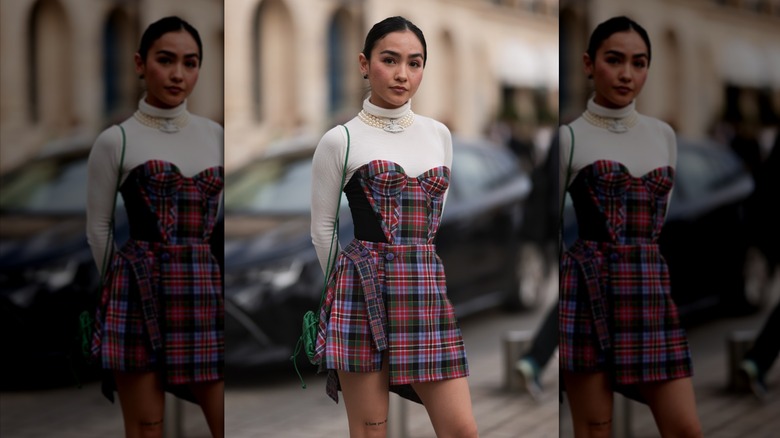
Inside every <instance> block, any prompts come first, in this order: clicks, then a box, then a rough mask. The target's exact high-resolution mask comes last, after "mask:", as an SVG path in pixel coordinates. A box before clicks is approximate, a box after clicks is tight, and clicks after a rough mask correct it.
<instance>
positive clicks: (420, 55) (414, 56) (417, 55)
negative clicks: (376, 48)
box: [379, 50, 423, 58]
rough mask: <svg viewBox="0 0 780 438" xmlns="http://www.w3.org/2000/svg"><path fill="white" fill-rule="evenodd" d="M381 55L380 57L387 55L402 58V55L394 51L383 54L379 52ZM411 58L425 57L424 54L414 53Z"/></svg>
mask: <svg viewBox="0 0 780 438" xmlns="http://www.w3.org/2000/svg"><path fill="white" fill-rule="evenodd" d="M379 54H380V55H382V54H387V55H391V56H395V57H398V58H400V57H401V54H400V53H398V52H394V51H392V50H382V51H381V52H379ZM409 57H410V58H422V57H423V56H422V53H412V54H411V55H409Z"/></svg>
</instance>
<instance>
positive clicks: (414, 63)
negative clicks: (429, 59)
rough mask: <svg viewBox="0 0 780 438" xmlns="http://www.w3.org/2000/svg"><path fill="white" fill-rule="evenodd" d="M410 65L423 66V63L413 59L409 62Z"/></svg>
mask: <svg viewBox="0 0 780 438" xmlns="http://www.w3.org/2000/svg"><path fill="white" fill-rule="evenodd" d="M409 65H410V66H412V67H414V68H419V67H422V63H420V61H412V62H410V63H409Z"/></svg>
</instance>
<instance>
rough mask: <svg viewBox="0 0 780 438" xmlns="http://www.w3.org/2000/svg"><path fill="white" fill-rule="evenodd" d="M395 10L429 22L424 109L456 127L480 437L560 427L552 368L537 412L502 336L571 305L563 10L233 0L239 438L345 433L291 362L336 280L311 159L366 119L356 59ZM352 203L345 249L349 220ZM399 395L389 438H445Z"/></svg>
mask: <svg viewBox="0 0 780 438" xmlns="http://www.w3.org/2000/svg"><path fill="white" fill-rule="evenodd" d="M394 15H402V16H404V17H406V18H408V19H409V20H411V21H412V22H414V23H415V24H416V25H417V26H419V27H420V29H422V31H423V33H424V34H425V39H426V42H427V45H428V62H427V65H426V68H425V74H424V79H423V81H422V84H421V86H420V88H419V90H418V92H417V94H416V95H415V97H414V98H413V102H412V107H413V110H414V111H415V112H416V113H418V114H421V115H425V116H428V117H432V118H434V119H437V120H440V121H441V122H443V123H445V124H446V125H447V126H448V127H449V128H450V130H451V131H452V134H453V142H454V159H453V176H452V184H451V191H450V194H449V197H448V200H447V207H446V209H445V212H444V216H443V223H442V226H441V229H440V232H439V235H438V238H437V247H438V253H439V255H440V256H441V258H442V260H443V262H444V266H445V270H446V273H447V286H448V296H449V297H450V299H451V300H452V302H453V304H454V306H455V309H456V313H457V314H458V316H459V318H460V322H461V327H462V329H463V332H464V337H465V339H466V349H467V354H468V356H469V361H470V365H471V372H472V378H471V380H470V383H471V387H472V394H473V395H474V406H475V412H476V415H477V422H478V423H479V425H480V430H482V431H484V432H483V436H504V435H502V434H509V435H508V436H512V434H514V433H516V431H517V430H522V429H529V430H530V429H533V428H536V429H537V430H538V431H539V433H540V434H543V435H544V436H555V435H556V434H557V430H558V422H557V397H556V389H557V375H555V369H554V368H555V367H554V366H551V367H549V369H550V370H552V372H553V373H552V374H546V375H545V378H546V380H545V382H546V384H547V389H548V392H547V396H548V397H547V398H545V399H544V400H543V401H540V402H539V403H536V402H534V400H532V399H531V398H530V397H528V396H527V395H526V396H524V395H523V394H522V392H521V391H520V390H519V388H518V387H516V386H512V387H510V386H511V385H507V384H506V382H505V379H507V378H508V376H507V374H508V373H510V372H511V371H510V370H509V368H508V367H509V366H511V365H507V360H506V359H505V357H506V355H505V354H504V353H503V348H504V344H503V343H502V339H503V337H504V336H505V334H506V333H508V332H511V331H522V330H525V331H526V332H531V331H533V330H535V328H536V326H537V325H538V323H539V321H540V320H541V318H542V317H543V316H544V314H545V312H546V309H547V308H549V306H550V304H551V303H552V302H553V301H554V299H555V297H556V296H557V293H556V292H557V291H556V289H557V281H556V280H555V279H556V278H557V276H556V274H555V272H557V269H556V265H557V255H555V254H554V249H553V245H552V242H553V240H552V239H553V238H554V235H555V234H554V231H555V228H554V225H555V219H554V217H553V216H551V215H554V214H555V212H554V211H552V210H551V209H550V208H549V207H548V205H547V204H546V203H545V200H546V199H551V198H548V197H547V196H546V193H547V190H549V185H548V184H546V183H547V181H549V180H551V178H549V177H548V174H547V170H546V167H545V166H544V164H545V162H546V158H547V155H548V151H549V148H550V142H551V138H552V133H553V132H554V127H555V126H557V123H558V121H557V116H558V49H557V47H558V2H557V0H556V1H550V0H543V1H487V0H470V1H466V0H417V1H409V0H399V1H394V2H386V1H339V0H320V1H312V0H263V1H258V0H250V1H226V2H225V22H226V24H228V25H227V26H226V33H225V47H226V51H225V56H226V65H225V71H226V79H227V80H226V81H225V145H226V158H225V160H226V168H227V171H228V177H227V191H226V204H225V233H226V236H225V239H226V240H225V262H226V272H225V296H226V306H227V307H226V313H227V318H226V328H225V330H226V339H227V342H228V344H227V347H228V353H227V355H228V357H227V358H226V362H227V367H228V379H227V389H226V394H225V399H226V415H227V426H226V431H227V433H228V435H230V436H255V434H256V433H257V431H258V430H259V431H263V432H265V433H266V434H267V435H268V436H300V437H316V436H346V434H347V421H346V413H345V411H344V408H343V407H342V406H340V405H336V404H334V403H333V402H332V401H330V400H329V399H328V398H327V397H326V395H325V393H324V385H325V379H324V376H322V375H316V374H315V373H314V372H313V367H312V366H311V365H309V364H308V363H306V362H305V361H299V362H298V366H299V368H300V369H301V370H302V373H303V378H304V380H305V382H306V385H307V386H308V389H307V390H306V391H302V390H301V382H300V381H299V380H298V378H297V376H296V375H295V373H294V371H293V370H292V366H291V364H290V361H289V357H290V356H291V354H292V352H293V348H294V346H295V342H296V340H297V338H298V336H299V334H300V321H301V317H302V315H303V313H304V312H305V311H306V310H310V309H315V308H316V307H317V305H318V303H319V300H320V288H321V286H322V281H323V279H322V273H321V272H320V267H319V263H318V262H317V261H316V256H315V254H314V250H313V247H312V245H311V237H310V234H309V229H310V223H309V214H310V213H309V202H310V192H309V191H310V187H311V180H310V178H311V157H312V153H313V151H314V148H315V146H316V145H317V143H318V141H319V139H320V137H321V136H322V135H323V133H324V132H326V131H327V130H329V129H330V128H332V127H333V126H335V125H336V124H339V123H343V122H346V121H347V120H350V119H352V118H353V117H355V116H356V115H357V113H358V112H359V111H360V109H361V108H362V102H363V100H364V99H365V98H366V97H367V91H368V89H367V85H368V84H367V81H364V80H363V79H362V78H361V75H360V70H359V64H358V54H359V53H360V51H361V50H362V48H363V42H364V39H365V35H366V34H367V33H368V31H369V29H370V28H371V27H372V26H373V25H374V23H376V22H379V21H381V20H382V19H384V18H386V17H389V16H394ZM553 170H554V169H553ZM537 182H538V184H537ZM343 201H344V204H343V207H344V208H343V210H342V216H341V224H340V225H341V228H340V233H339V239H340V241H341V243H342V245H345V244H346V243H347V242H348V241H349V240H350V239H351V237H352V235H351V232H352V231H351V228H352V225H351V217H350V215H349V213H348V211H347V208H346V199H343ZM553 204H554V203H553ZM550 224H552V226H551V227H548V225H550ZM512 355H513V356H516V354H514V353H513V354H512ZM514 359H517V357H513V360H514ZM513 360H512V362H513ZM552 362H553V361H551V363H552ZM514 380H516V379H514ZM391 401H392V403H394V404H393V405H392V406H391V412H393V413H394V414H395V415H397V416H396V417H393V418H391V424H390V428H391V431H392V433H394V434H396V435H393V436H415V437H432V436H434V435H433V429H432V428H431V426H430V424H429V421H428V419H427V415H426V414H425V410H424V408H422V407H421V406H419V405H412V404H406V403H405V402H402V401H401V400H400V399H397V398H396V397H395V396H392V397H391ZM518 412H523V415H518ZM391 415H393V414H391ZM529 425H533V426H529ZM491 433H492V434H493V435H491ZM540 436H542V435H540Z"/></svg>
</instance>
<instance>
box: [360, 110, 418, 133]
mask: <svg viewBox="0 0 780 438" xmlns="http://www.w3.org/2000/svg"><path fill="white" fill-rule="evenodd" d="M358 118H360V120H362V121H363V122H364V123H365V124H366V125H368V126H373V127H374V128H378V129H383V130H385V131H387V132H391V133H393V134H395V133H398V132H403V131H404V129H406V128H408V127H410V126H412V123H413V122H414V113H413V112H412V110H409V111H407V112H406V114H404V115H403V116H401V117H398V118H396V119H390V118H387V117H377V116H375V115H373V114H370V113H367V112H366V110H360V112H359V113H358Z"/></svg>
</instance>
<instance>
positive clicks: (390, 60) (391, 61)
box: [382, 57, 395, 64]
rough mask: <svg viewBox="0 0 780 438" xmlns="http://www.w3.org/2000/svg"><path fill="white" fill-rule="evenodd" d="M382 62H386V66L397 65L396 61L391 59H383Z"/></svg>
mask: <svg viewBox="0 0 780 438" xmlns="http://www.w3.org/2000/svg"><path fill="white" fill-rule="evenodd" d="M382 62H384V63H385V64H395V59H394V58H389V57H388V58H383V59H382Z"/></svg>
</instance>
